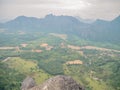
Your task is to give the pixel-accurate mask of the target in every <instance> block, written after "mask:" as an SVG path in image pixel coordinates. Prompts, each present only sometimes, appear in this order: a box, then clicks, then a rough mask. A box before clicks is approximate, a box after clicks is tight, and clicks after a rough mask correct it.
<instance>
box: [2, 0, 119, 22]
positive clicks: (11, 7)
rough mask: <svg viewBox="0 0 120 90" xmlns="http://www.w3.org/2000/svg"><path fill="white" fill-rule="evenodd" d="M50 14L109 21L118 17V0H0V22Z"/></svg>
mask: <svg viewBox="0 0 120 90" xmlns="http://www.w3.org/2000/svg"><path fill="white" fill-rule="evenodd" d="M51 13H53V14H55V15H69V16H80V17H81V18H88V19H96V18H99V19H106V20H111V19H113V18H115V17H116V16H118V15H120V0H0V20H6V19H13V18H15V17H17V16H20V15H25V16H32V17H39V18H41V17H44V16H45V15H47V14H51Z"/></svg>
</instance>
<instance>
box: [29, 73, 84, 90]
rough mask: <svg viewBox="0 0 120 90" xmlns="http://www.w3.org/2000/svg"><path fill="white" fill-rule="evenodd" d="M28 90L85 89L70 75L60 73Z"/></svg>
mask: <svg viewBox="0 0 120 90" xmlns="http://www.w3.org/2000/svg"><path fill="white" fill-rule="evenodd" d="M28 90H84V88H83V87H82V86H80V85H79V84H77V83H76V82H75V81H74V80H73V79H72V78H71V77H70V76H64V75H58V76H55V77H53V78H50V79H48V80H47V81H46V82H44V83H43V84H41V85H38V86H35V87H32V88H30V89H28Z"/></svg>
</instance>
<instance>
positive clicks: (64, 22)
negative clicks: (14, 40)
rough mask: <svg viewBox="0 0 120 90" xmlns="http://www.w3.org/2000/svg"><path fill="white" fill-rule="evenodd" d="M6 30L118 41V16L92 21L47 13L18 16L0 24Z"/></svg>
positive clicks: (119, 28) (119, 25) (119, 37)
mask: <svg viewBox="0 0 120 90" xmlns="http://www.w3.org/2000/svg"><path fill="white" fill-rule="evenodd" d="M0 27H1V28H5V29H6V30H8V31H14V32H16V31H28V32H45V33H65V34H69V35H70V34H75V35H78V36H79V37H81V38H83V39H87V40H92V41H98V42H110V43H115V44H116V43H119V42H120V35H119V33H120V16H118V17H116V18H115V19H114V20H112V21H104V20H100V19H97V20H96V21H95V22H94V23H89V24H88V23H84V22H82V21H80V20H78V19H76V18H75V17H72V16H54V15H52V14H49V15H47V16H46V17H45V18H40V19H39V18H35V17H26V16H19V17H17V18H15V19H14V20H11V21H8V22H6V23H1V24H0Z"/></svg>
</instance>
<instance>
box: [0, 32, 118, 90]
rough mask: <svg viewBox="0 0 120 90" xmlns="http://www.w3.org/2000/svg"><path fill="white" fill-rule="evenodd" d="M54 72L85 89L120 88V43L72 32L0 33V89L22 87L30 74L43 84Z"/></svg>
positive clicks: (38, 82)
mask: <svg viewBox="0 0 120 90" xmlns="http://www.w3.org/2000/svg"><path fill="white" fill-rule="evenodd" d="M3 38H4V39H3ZM55 75H69V76H72V77H73V78H74V80H76V81H77V82H78V83H80V84H81V85H83V86H84V87H85V89H86V90H120V81H119V80H120V47H119V44H113V43H108V42H104V43H103V42H96V41H90V40H86V39H82V38H80V37H79V36H77V35H71V34H58V33H43V32H37V33H36V32H34V33H33V32H32V33H30V32H29V33H28V32H20V31H18V32H17V31H16V32H12V33H10V32H8V31H1V32H0V90H20V86H21V82H22V81H23V80H24V79H25V78H26V77H27V76H31V77H33V78H34V79H35V81H36V83H37V84H40V83H42V82H44V81H45V80H47V79H48V78H50V77H52V76H55Z"/></svg>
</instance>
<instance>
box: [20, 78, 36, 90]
mask: <svg viewBox="0 0 120 90" xmlns="http://www.w3.org/2000/svg"><path fill="white" fill-rule="evenodd" d="M35 85H36V84H35V81H34V80H33V78H31V77H27V78H26V79H25V80H24V81H23V82H22V86H21V90H29V89H30V88H32V87H34V86H35Z"/></svg>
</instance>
